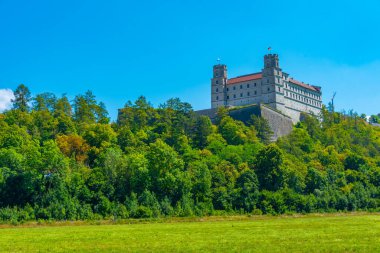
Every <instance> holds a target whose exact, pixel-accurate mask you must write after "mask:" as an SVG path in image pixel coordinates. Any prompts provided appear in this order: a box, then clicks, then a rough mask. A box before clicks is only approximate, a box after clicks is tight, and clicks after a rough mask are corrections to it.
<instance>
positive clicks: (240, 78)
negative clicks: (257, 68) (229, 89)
mask: <svg viewBox="0 0 380 253" xmlns="http://www.w3.org/2000/svg"><path fill="white" fill-rule="evenodd" d="M262 76H263V75H262V74H261V72H260V73H254V74H249V75H244V76H238V77H234V78H230V79H228V80H227V84H235V83H241V82H246V81H251V80H256V79H261V78H262Z"/></svg>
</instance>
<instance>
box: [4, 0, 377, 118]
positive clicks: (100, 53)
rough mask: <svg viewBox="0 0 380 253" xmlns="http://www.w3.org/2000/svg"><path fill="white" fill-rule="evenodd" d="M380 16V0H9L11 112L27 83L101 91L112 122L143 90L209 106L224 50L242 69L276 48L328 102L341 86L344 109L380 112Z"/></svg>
mask: <svg viewBox="0 0 380 253" xmlns="http://www.w3.org/2000/svg"><path fill="white" fill-rule="evenodd" d="M379 13H380V2H379V1H375V0H374V1H366V0H362V1H325V0H320V1H255V0H251V1H239V0H236V1H224V0H220V1H196V0H194V1H171V0H166V1H112V0H108V1H95V0H91V1H89V0H82V1H71V0H65V1H39V0H34V1H17V0H0V35H1V36H0V110H1V109H2V108H4V107H6V105H4V103H6V100H7V98H9V91H7V89H15V88H16V87H17V85H18V84H20V83H24V84H25V85H27V86H28V87H29V88H30V90H31V91H32V93H33V94H38V93H41V92H53V93H55V94H56V95H58V96H59V95H61V94H63V93H66V94H67V95H68V96H69V97H70V98H73V97H74V96H75V95H76V94H80V93H84V92H85V91H86V90H88V89H90V90H92V91H93V92H94V94H95V95H96V97H97V99H98V100H99V101H103V102H105V104H106V106H107V109H108V111H109V112H110V115H111V117H112V118H113V119H115V118H116V114H117V108H120V107H122V106H123V105H124V104H125V102H127V101H128V100H132V101H134V100H135V99H136V98H137V97H138V96H139V95H144V96H146V97H147V98H148V100H149V101H151V102H152V103H153V105H155V106H156V105H158V104H160V103H162V102H164V101H165V100H167V99H168V98H171V97H179V98H181V99H182V100H184V101H187V102H190V103H191V104H192V105H193V107H194V108H195V109H204V108H208V107H210V99H209V97H210V78H211V74H212V65H213V64H215V63H216V59H217V58H218V57H220V58H221V59H222V62H223V63H225V64H227V66H228V71H229V77H233V76H236V75H241V74H247V73H251V72H257V71H260V70H261V68H262V65H263V63H262V61H263V55H264V54H265V53H266V52H267V48H268V46H271V47H272V48H273V50H274V51H275V52H276V53H278V54H279V55H280V66H281V67H282V68H283V70H284V71H286V72H287V73H289V74H290V75H291V76H293V77H294V78H296V79H299V80H301V81H304V82H308V83H311V84H315V85H320V86H322V89H323V99H324V102H325V103H327V102H328V100H329V99H330V98H331V96H332V94H333V92H334V91H336V92H337V95H336V100H335V103H336V106H337V109H338V110H342V109H346V110H348V109H354V110H355V111H357V112H359V113H362V112H363V113H366V114H374V113H379V112H380V106H379V105H380V92H379V90H380V89H379V87H380V15H379ZM4 101H5V102H4ZM1 104H3V105H1ZM2 106H3V107H2Z"/></svg>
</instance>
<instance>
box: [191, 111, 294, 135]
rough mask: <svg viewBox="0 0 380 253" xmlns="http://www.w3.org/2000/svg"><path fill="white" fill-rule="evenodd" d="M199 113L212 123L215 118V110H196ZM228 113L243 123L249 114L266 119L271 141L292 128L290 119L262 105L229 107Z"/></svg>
mask: <svg viewBox="0 0 380 253" xmlns="http://www.w3.org/2000/svg"><path fill="white" fill-rule="evenodd" d="M196 113H197V114H199V115H205V116H207V117H209V118H210V119H211V121H212V122H213V123H215V120H216V116H217V115H216V113H217V110H216V109H215V108H214V109H206V110H201V111H196ZM229 115H230V116H231V117H232V118H233V119H235V120H240V121H242V122H244V123H245V124H247V123H248V121H249V120H250V118H251V115H256V116H261V117H263V118H264V119H266V120H267V121H268V124H269V127H270V128H271V130H272V131H273V136H272V141H276V140H277V139H278V138H279V137H282V136H285V135H288V134H290V133H291V131H292V129H293V122H292V119H291V118H290V117H288V116H286V115H284V114H282V113H281V112H279V111H276V110H273V109H272V108H270V107H268V106H264V105H251V106H246V107H242V108H231V109H230V110H229Z"/></svg>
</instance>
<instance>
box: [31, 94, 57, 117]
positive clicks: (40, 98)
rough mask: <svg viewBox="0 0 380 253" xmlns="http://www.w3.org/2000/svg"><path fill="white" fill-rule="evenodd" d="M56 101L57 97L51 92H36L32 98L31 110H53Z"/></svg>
mask: <svg viewBox="0 0 380 253" xmlns="http://www.w3.org/2000/svg"><path fill="white" fill-rule="evenodd" d="M56 103H57V97H56V96H55V95H54V94H53V93H50V92H45V93H41V94H38V95H37V96H36V97H35V98H33V110H35V111H50V112H53V111H54V109H55V104H56Z"/></svg>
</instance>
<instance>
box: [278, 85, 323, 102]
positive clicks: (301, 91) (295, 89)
mask: <svg viewBox="0 0 380 253" xmlns="http://www.w3.org/2000/svg"><path fill="white" fill-rule="evenodd" d="M285 88H288V84H285ZM289 90H291V91H295V92H298V93H300V94H303V95H306V96H309V97H312V98H316V99H321V97H320V96H317V95H315V94H314V93H311V92H308V91H305V90H302V89H299V88H297V87H294V86H292V85H289Z"/></svg>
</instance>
